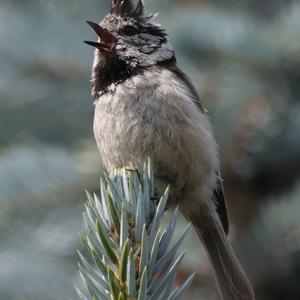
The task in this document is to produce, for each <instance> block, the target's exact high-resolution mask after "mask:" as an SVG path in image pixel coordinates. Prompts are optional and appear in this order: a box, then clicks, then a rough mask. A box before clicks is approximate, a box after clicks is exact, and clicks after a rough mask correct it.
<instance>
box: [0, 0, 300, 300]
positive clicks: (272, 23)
mask: <svg viewBox="0 0 300 300" xmlns="http://www.w3.org/2000/svg"><path fill="white" fill-rule="evenodd" d="M146 5H147V7H148V11H152V12H155V11H159V12H160V15H159V17H158V21H159V22H161V23H162V24H163V25H164V26H165V27H167V28H168V32H169V34H170V40H171V42H172V43H173V45H174V48H175V50H176V53H177V58H178V62H179V66H180V67H182V69H183V70H184V71H185V72H187V73H188V74H189V75H190V76H191V77H192V79H193V81H194V83H195V85H196V88H197V90H198V91H199V93H200V95H201V98H202V100H203V102H204V103H205V106H206V107H207V109H208V110H209V115H210V117H211V121H212V123H213V127H214V132H215V135H216V138H217V140H218V143H219V144H220V153H221V159H222V170H223V175H224V178H225V191H226V195H227V199H228V205H229V214H230V217H231V221H232V224H231V239H232V241H233V245H234V247H235V249H236V250H237V253H238V256H239V257H240V259H241V261H242V264H243V265H244V266H245V269H246V270H247V273H248V274H249V277H250V279H251V281H252V282H253V284H254V286H255V289H256V293H257V299H258V300H277V299H278V300H279V299H288V300H293V299H295V300H296V299H300V279H299V278H300V181H299V175H300V117H299V114H300V101H299V99H300V2H299V1H296V0H295V1H292V0H289V1H288V0H244V1H239V0H228V1H212V0H211V1H209V0H207V1H200V0H198V1H196V0H194V1H192V0H190V1H188V0H186V1H184V0H181V1H179V0H177V1H174V0H173V1H170V0H168V1H166V0H165V1H159V0H148V1H146ZM109 7H110V3H109V1H108V0H107V1H106V0H90V1H79V0H72V1H71V0H50V1H46V0H40V1H37V0H27V1H25V0H22V1H21V0H14V1H8V0H1V2H0V299H6V300H10V299H13V300H40V299H43V300H48V299H49V300H50V299H70V298H72V299H73V300H74V299H77V296H75V292H74V288H73V284H74V283H77V282H78V281H79V276H78V272H77V267H76V261H77V257H76V248H78V247H80V243H79V234H78V233H79V232H80V231H81V230H82V221H81V213H82V211H83V203H84V200H85V195H84V189H85V188H86V189H89V190H90V191H97V188H98V181H99V175H100V162H99V157H98V153H97V148H96V145H95V142H94V140H93V136H92V111H93V106H92V99H91V97H90V86H89V72H90V67H91V63H92V49H91V48H89V47H87V46H86V45H84V44H83V43H82V41H83V40H88V39H90V40H93V39H94V38H95V36H94V34H93V32H92V31H91V30H90V28H88V26H87V25H86V24H85V21H86V20H93V21H99V20H100V18H102V17H103V16H104V15H105V14H106V13H107V12H108V10H109ZM185 248H187V257H186V259H185V261H184V264H183V266H182V268H181V271H180V276H179V278H178V280H179V281H180V280H183V279H184V278H185V277H186V276H187V275H188V274H189V273H190V272H192V271H193V270H195V269H196V270H197V271H198V274H199V275H198V277H197V278H196V279H195V280H194V283H193V285H192V287H191V289H190V291H189V293H187V296H186V299H189V300H191V299H195V300H196V299H207V300H210V299H219V298H218V297H219V296H218V294H217V292H216V288H215V283H214V281H213V280H212V278H211V274H210V271H209V267H208V262H207V259H206V257H205V256H204V255H203V251H202V250H201V249H202V248H201V246H200V243H199V242H198V241H197V240H196V239H195V236H194V234H193V233H192V232H191V234H190V236H189V237H188V239H187V242H186V243H185ZM199 253H201V256H200V257H199Z"/></svg>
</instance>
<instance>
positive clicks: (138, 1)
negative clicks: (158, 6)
mask: <svg viewBox="0 0 300 300" xmlns="http://www.w3.org/2000/svg"><path fill="white" fill-rule="evenodd" d="M144 12H145V5H144V1H143V0H112V7H111V11H110V13H111V14H114V15H119V16H121V17H133V18H137V17H141V16H143V14H144Z"/></svg>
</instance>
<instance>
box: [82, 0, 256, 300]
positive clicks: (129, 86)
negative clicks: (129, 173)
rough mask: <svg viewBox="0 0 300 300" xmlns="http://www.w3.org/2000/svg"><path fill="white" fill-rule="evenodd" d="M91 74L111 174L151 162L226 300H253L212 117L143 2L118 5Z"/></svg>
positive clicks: (98, 135)
mask: <svg viewBox="0 0 300 300" xmlns="http://www.w3.org/2000/svg"><path fill="white" fill-rule="evenodd" d="M88 24H89V25H90V26H91V27H92V28H93V30H94V31H95V32H96V33H97V35H98V40H97V41H96V42H92V41H86V43H87V44H89V45H91V46H93V47H95V48H96V49H95V54H94V62H93V68H92V76H91V82H92V95H93V97H94V99H95V117H94V135H95V139H96V141H97V145H98V148H99V151H100V154H101V157H102V160H103V164H104V166H105V167H106V168H107V169H110V168H113V167H122V166H130V165H131V163H132V161H133V160H134V159H136V158H139V159H146V158H147V157H151V158H152V160H153V161H154V166H155V176H156V178H157V180H158V182H159V184H161V185H164V184H170V186H171V191H172V193H171V201H172V202H173V203H174V204H176V205H178V206H179V208H180V210H181V212H182V213H183V215H184V216H185V218H186V219H187V220H189V221H190V222H191V223H192V224H193V226H194V228H195V230H196V232H197V234H198V236H199V238H200V239H201V241H202V242H203V245H204V247H205V249H206V251H207V253H208V256H209V258H210V261H211V264H212V268H213V271H214V275H215V278H216V280H217V283H218V287H219V290H220V293H221V295H222V297H223V299H224V300H241V299H245V300H246V299H247V300H248V299H254V292H253V289H252V287H251V284H250V283H249V281H248V279H247V277H246V275H245V273H244V271H243V270H242V267H241V266H240V264H239V262H238V260H237V257H236V255H235V254H234V252H233V249H232V247H231V245H230V243H229V241H228V239H227V237H226V234H227V233H228V219H227V213H226V205H225V200H224V194H223V187H222V179H221V175H220V170H219V158H218V147H217V144H216V142H215V140H214V137H213V134H212V130H211V126H210V123H209V120H208V116H207V112H206V111H205V109H204V108H203V105H202V104H201V101H200V99H199V96H198V94H197V92H196V90H195V88H194V86H193V85H192V83H191V81H190V80H189V78H188V77H187V76H186V75H185V74H184V73H183V72H182V71H181V70H180V69H179V68H178V67H177V65H176V58H175V53H174V50H173V49H172V46H171V45H170V43H169V42H168V38H167V34H166V31H165V29H164V28H162V26H161V25H159V24H157V23H155V22H154V15H147V14H146V12H145V8H144V3H143V0H113V3H112V8H111V11H110V13H109V14H108V15H107V16H106V17H105V18H104V19H103V20H102V21H101V23H100V25H98V24H96V23H93V22H88Z"/></svg>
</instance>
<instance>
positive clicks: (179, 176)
mask: <svg viewBox="0 0 300 300" xmlns="http://www.w3.org/2000/svg"><path fill="white" fill-rule="evenodd" d="M112 101H113V100H112ZM112 101H99V102H98V103H97V105H96V108H95V118H94V134H95V138H96V141H97V144H98V148H99V150H100V154H101V157H102V161H103V164H104V166H105V167H106V168H108V169H110V168H113V167H122V166H128V165H131V162H133V161H135V160H136V159H145V158H146V157H147V156H150V157H151V158H152V159H153V160H154V162H155V166H156V168H157V174H158V176H159V177H161V178H163V179H166V180H167V181H170V182H172V183H174V184H175V185H176V186H177V187H178V188H179V189H180V188H182V187H183V186H185V185H189V186H198V185H199V184H200V183H201V182H202V183H207V182H208V181H211V185H212V184H214V183H213V181H214V180H215V171H216V169H217V168H218V165H217V164H218V161H217V153H216V146H215V142H214V139H213V138H212V136H211V134H210V132H208V131H207V130H206V129H205V128H202V126H201V124H200V125H199V124H198V123H199V120H198V121H197V120H195V122H194V123H195V124H194V125H193V122H185V121H184V120H182V119H180V118H179V117H178V116H177V115H176V113H178V114H182V112H177V111H172V109H170V108H165V107H163V104H160V105H155V104H154V103H153V101H151V102H150V101H146V100H145V101H144V102H142V101H143V99H139V100H138V101H137V100H136V101H135V100H134V99H133V100H131V101H129V102H127V103H125V102H121V101H120V102H119V103H116V101H115V102H114V103H112ZM141 102H142V103H141ZM166 111H167V112H166ZM191 124H192V125H191Z"/></svg>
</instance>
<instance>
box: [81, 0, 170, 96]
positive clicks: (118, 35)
mask: <svg viewBox="0 0 300 300" xmlns="http://www.w3.org/2000/svg"><path fill="white" fill-rule="evenodd" d="M153 18H154V17H153V15H147V14H146V13H145V7H144V2H143V0H113V2H112V7H111V11H110V13H109V14H108V15H106V16H105V17H104V19H103V20H102V21H101V22H100V24H97V23H94V22H90V21H88V24H89V25H90V26H91V27H92V29H93V30H94V31H95V32H96V34H97V36H98V39H97V41H96V42H93V41H85V43H87V44H88V45H90V46H93V47H95V48H96V51H95V59H94V65H93V73H92V82H93V87H94V88H95V86H96V85H98V87H97V86H96V91H93V93H97V92H99V91H100V92H101V89H103V88H105V87H107V85H108V84H111V83H114V82H115V81H122V80H124V79H127V78H128V77H129V76H130V75H131V74H133V73H134V72H137V71H138V70H142V69H145V68H147V67H150V66H152V65H156V64H159V63H161V62H164V61H168V60H172V59H175V56H174V52H173V49H172V47H171V46H170V44H169V43H168V40H167V34H166V32H165V30H164V28H162V27H161V26H160V25H159V24H156V23H155V22H154V21H153ZM97 90H99V91H97Z"/></svg>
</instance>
